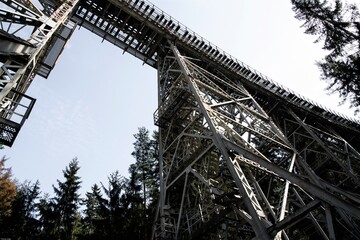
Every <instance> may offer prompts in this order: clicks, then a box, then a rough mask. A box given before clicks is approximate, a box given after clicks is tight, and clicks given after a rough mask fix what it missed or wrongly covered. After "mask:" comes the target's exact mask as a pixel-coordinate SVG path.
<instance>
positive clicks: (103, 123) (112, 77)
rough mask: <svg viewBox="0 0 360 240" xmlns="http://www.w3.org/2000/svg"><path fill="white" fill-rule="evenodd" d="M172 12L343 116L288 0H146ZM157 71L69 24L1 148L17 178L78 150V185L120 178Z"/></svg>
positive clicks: (56, 169) (148, 113) (49, 173)
mask: <svg viewBox="0 0 360 240" xmlns="http://www.w3.org/2000/svg"><path fill="white" fill-rule="evenodd" d="M152 2H153V3H154V4H155V5H156V6H157V7H159V8H161V9H163V10H164V11H165V12H167V13H168V14H170V15H171V16H172V17H174V18H175V19H177V20H179V21H180V22H182V23H183V24H185V25H186V26H187V27H188V28H191V29H192V30H194V31H195V32H197V33H198V34H199V35H201V36H203V37H204V38H206V39H208V40H210V41H211V42H212V43H214V44H216V45H217V46H218V47H220V48H222V49H224V50H225V51H227V52H228V53H230V54H231V55H233V56H235V57H237V58H238V59H239V60H241V61H243V62H244V63H246V64H248V65H250V66H251V67H253V68H255V69H257V70H258V71H260V72H262V73H263V74H265V75H267V76H269V77H270V78H272V79H273V80H275V81H277V82H280V83H281V84H283V85H284V86H287V87H289V88H291V89H292V90H295V91H296V92H298V93H300V94H302V95H304V96H306V97H309V98H310V99H312V100H314V101H316V102H319V103H321V104H323V105H325V106H327V107H330V108H332V109H335V110H336V111H339V112H342V113H344V114H347V115H352V112H353V111H352V110H348V109H347V107H346V106H342V107H338V106H337V105H338V101H339V100H338V99H337V97H336V96H335V95H332V96H328V95H326V93H325V92H324V88H325V86H326V85H325V83H323V82H320V80H319V71H318V69H317V67H316V66H315V61H316V60H320V59H321V57H322V56H323V53H322V50H321V45H320V44H314V43H313V41H314V40H315V38H314V37H311V36H308V35H305V34H303V29H301V28H300V25H301V23H300V22H299V21H298V20H296V19H294V17H293V16H294V13H293V11H292V10H291V4H290V0H283V1H275V0H272V1H269V0H251V1H250V0H223V1H221V2H220V1H218V0H171V1H169V0H153V1H152ZM156 76H157V73H156V70H155V69H152V68H150V67H149V66H146V65H143V64H142V62H141V61H140V60H138V59H136V58H134V57H132V56H130V55H129V54H127V53H125V54H123V51H122V50H121V49H119V48H116V47H115V46H113V45H111V44H109V43H106V42H104V43H101V39H100V38H98V37H96V36H95V35H94V34H91V33H90V32H88V31H87V30H85V29H80V30H76V31H75V33H74V35H73V37H72V39H71V40H70V42H69V44H68V45H67V48H66V49H65V51H64V53H63V55H62V56H61V58H60V60H59V61H58V63H57V66H56V67H55V70H54V71H53V72H52V74H51V75H50V77H49V79H47V80H45V79H42V78H37V79H35V81H34V82H33V84H32V86H31V87H30V89H29V91H28V93H27V94H28V95H30V96H32V97H34V98H36V99H37V102H36V104H35V107H34V109H33V112H32V114H31V115H30V118H29V119H28V121H27V122H26V123H25V125H24V127H23V129H22V131H21V132H20V134H19V135H18V137H17V140H16V142H15V144H14V145H13V147H12V148H11V149H10V148H7V147H5V149H4V150H2V154H3V155H6V156H7V157H8V158H9V160H8V162H7V166H8V167H12V171H13V175H14V177H16V178H17V179H19V181H21V182H22V181H24V180H31V181H36V180H39V181H40V184H41V189H42V191H43V192H47V193H50V194H53V192H52V184H56V179H60V180H63V175H62V170H63V169H64V168H65V167H66V166H67V165H68V163H69V162H70V160H71V159H72V158H74V157H78V159H79V161H80V166H81V169H80V171H79V175H80V176H81V178H82V181H83V184H82V187H83V188H82V193H84V192H86V191H89V190H90V187H91V185H93V184H94V183H99V182H103V183H105V182H106V181H107V176H109V174H110V173H112V172H114V171H115V170H119V172H120V173H121V174H122V175H124V176H127V169H128V167H129V165H130V164H131V163H133V162H134V159H133V157H132V156H131V152H132V150H133V148H132V143H133V142H134V138H133V134H135V133H136V132H137V129H138V127H141V126H145V127H146V128H148V129H150V130H154V129H155V126H154V125H153V115H152V114H153V112H154V111H155V110H156V108H157V100H156V99H157V89H156Z"/></svg>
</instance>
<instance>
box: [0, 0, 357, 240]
mask: <svg viewBox="0 0 360 240" xmlns="http://www.w3.org/2000/svg"><path fill="white" fill-rule="evenodd" d="M41 3H42V4H43V6H44V11H42V12H41V11H39V10H37V8H36V7H35V6H34V5H33V4H32V3H31V1H9V0H7V1H6V0H2V1H1V9H0V17H1V32H0V33H1V34H0V37H1V40H2V41H1V43H0V46H1V51H0V56H1V57H0V60H1V64H2V68H1V69H2V72H1V79H2V82H3V85H2V86H3V87H2V90H1V93H2V96H3V97H2V110H1V112H2V118H1V119H2V120H1V122H2V123H3V124H2V133H3V134H2V141H3V143H5V144H8V145H11V143H12V142H13V140H14V138H15V137H16V134H17V132H18V130H19V129H20V127H21V125H22V124H23V122H24V119H26V117H27V116H28V115H29V112H30V110H31V108H32V105H33V103H34V99H32V98H30V97H28V96H26V95H25V93H26V89H27V87H28V86H29V84H31V81H32V79H33V77H34V75H35V74H38V75H41V76H43V77H48V76H49V74H50V71H51V69H52V68H53V67H54V64H55V62H56V59H57V58H58V56H59V55H60V54H61V51H62V48H63V46H64V44H65V43H66V41H67V40H68V39H69V38H70V37H71V33H72V31H73V29H74V26H75V25H76V24H77V25H79V26H82V27H84V28H86V29H88V30H90V31H92V32H94V33H95V34H97V35H99V36H101V37H102V38H103V39H104V40H106V41H109V42H111V43H113V44H114V45H116V46H118V47H120V48H122V49H123V50H124V51H126V52H129V53H130V54H132V55H134V56H136V57H137V58H139V59H141V60H142V61H143V62H144V63H146V64H148V65H150V66H152V67H154V68H156V69H157V70H158V86H159V90H158V94H159V107H158V109H157V110H156V112H155V114H154V121H155V124H156V125H157V126H159V131H160V177H161V189H160V190H161V191H160V192H161V195H160V202H159V207H158V212H157V221H156V222H155V223H154V233H153V238H154V239H200V238H202V239H252V238H254V237H255V238H258V239H273V238H276V239H293V238H301V237H308V238H315V237H319V238H323V239H336V238H339V239H341V237H342V236H343V234H344V233H347V235H346V236H348V237H349V239H358V236H360V229H359V216H360V210H359V204H360V199H359V167H358V163H359V160H360V155H359V149H360V146H359V145H360V144H359V142H358V141H357V139H358V137H359V135H360V134H359V132H360V130H359V122H358V121H357V120H354V119H349V118H347V117H345V116H342V115H340V114H337V113H335V112H333V111H331V110H329V109H325V108H323V107H321V106H320V105H319V104H317V103H315V102H313V101H311V100H309V99H306V98H304V97H302V96H300V95H298V94H296V93H294V92H292V91H291V90H289V89H287V88H285V87H283V86H281V85H279V84H277V83H276V82H274V81H272V80H271V79H269V78H268V77H266V76H264V75H262V74H261V73H259V72H257V71H256V70H254V69H252V68H250V67H249V66H247V65H245V64H244V63H242V62H240V61H239V60H237V59H236V58H234V57H232V56H231V55H229V54H227V53H226V52H224V51H223V50H221V49H220V48H218V47H217V46H215V45H213V44H211V43H210V42H209V41H207V40H206V39H204V38H202V37H201V36H199V35H197V34H196V33H194V32H193V31H191V30H190V29H188V28H187V27H186V26H184V25H182V24H181V23H180V22H178V21H177V20H175V19H174V18H172V17H171V16H169V15H167V14H166V13H164V12H163V11H161V10H160V9H159V8H157V7H155V6H154V5H153V4H151V3H150V2H147V1H140V0H133V1H130V0H127V1H121V0H108V1H100V0H86V1H85V0H80V1H79V2H78V3H77V4H76V1H51V0H46V1H45V0H43V1H41ZM59 13H61V14H59ZM27 29H32V30H30V31H29V30H27ZM34 33H35V35H34ZM26 34H28V35H29V36H27V37H24V36H26ZM39 38H40V40H39ZM34 39H37V40H35V41H34ZM25 100H27V101H25ZM24 101H25V102H26V103H27V104H24ZM21 107H22V108H23V110H22V111H21V113H19V112H18V109H20V108H21ZM15 116H17V117H18V119H20V120H21V121H20V123H16V124H17V125H15V127H14V128H15V130H16V131H15V132H16V134H14V133H13V132H12V131H13V130H11V131H10V130H9V128H11V127H12V126H13V125H14V121H13V119H14V117H15Z"/></svg>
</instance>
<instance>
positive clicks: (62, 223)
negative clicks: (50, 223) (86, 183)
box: [53, 158, 81, 240]
mask: <svg viewBox="0 0 360 240" xmlns="http://www.w3.org/2000/svg"><path fill="white" fill-rule="evenodd" d="M79 169H80V167H79V162H78V160H77V159H76V158H74V159H73V160H72V161H71V162H70V164H69V166H67V167H66V169H65V170H64V171H63V174H64V178H65V181H64V182H60V181H59V180H57V183H58V187H55V186H53V188H54V192H55V197H54V204H55V208H54V211H55V214H56V216H57V219H56V224H57V237H58V238H59V239H62V240H72V239H74V231H75V229H76V227H77V226H76V223H77V222H78V221H77V217H78V212H77V210H78V208H79V203H80V194H79V193H78V191H79V189H80V184H81V181H80V177H79V176H78V175H77V173H78V170H79Z"/></svg>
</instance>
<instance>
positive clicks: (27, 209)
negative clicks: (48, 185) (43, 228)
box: [6, 181, 40, 240]
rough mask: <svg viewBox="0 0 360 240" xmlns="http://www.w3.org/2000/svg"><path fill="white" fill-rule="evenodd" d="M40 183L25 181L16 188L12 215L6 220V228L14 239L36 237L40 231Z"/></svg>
mask: <svg viewBox="0 0 360 240" xmlns="http://www.w3.org/2000/svg"><path fill="white" fill-rule="evenodd" d="M39 195H40V184H39V182H38V181H37V182H35V183H34V184H33V183H31V182H28V181H26V182H24V183H22V184H19V185H18V186H17V189H16V198H15V200H14V202H13V204H12V210H11V216H9V217H8V218H7V220H6V222H7V224H6V225H7V226H6V229H7V230H8V232H9V233H10V235H9V236H11V238H12V239H29V240H30V239H36V238H37V237H38V235H39V233H40V224H39V220H38V219H37V217H38V198H39Z"/></svg>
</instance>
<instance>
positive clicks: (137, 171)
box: [129, 127, 159, 239]
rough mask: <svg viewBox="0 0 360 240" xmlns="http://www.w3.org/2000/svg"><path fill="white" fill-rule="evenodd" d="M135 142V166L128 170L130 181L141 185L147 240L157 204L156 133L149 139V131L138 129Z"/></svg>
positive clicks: (144, 231) (142, 128)
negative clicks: (155, 204)
mask: <svg viewBox="0 0 360 240" xmlns="http://www.w3.org/2000/svg"><path fill="white" fill-rule="evenodd" d="M134 137H135V139H136V141H135V142H134V143H133V144H134V151H133V152H132V155H133V157H134V158H135V160H136V162H135V164H133V165H131V166H130V168H129V171H130V174H131V176H132V178H133V179H132V181H134V183H135V184H140V185H141V193H142V219H143V222H142V223H141V224H142V228H143V236H142V238H143V239H148V237H149V236H150V232H151V226H152V217H153V215H154V211H153V208H154V203H155V202H157V196H158V186H159V170H158V158H157V152H158V149H157V148H158V141H157V139H156V138H157V137H156V133H154V137H155V139H153V140H152V139H150V137H149V131H148V130H147V129H146V128H145V127H141V128H139V132H138V133H137V134H134Z"/></svg>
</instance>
